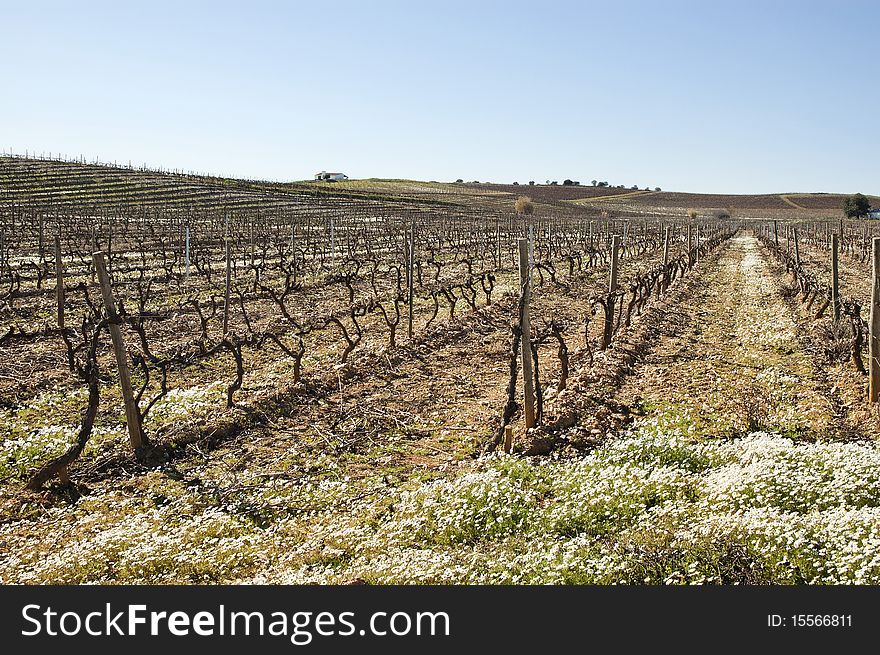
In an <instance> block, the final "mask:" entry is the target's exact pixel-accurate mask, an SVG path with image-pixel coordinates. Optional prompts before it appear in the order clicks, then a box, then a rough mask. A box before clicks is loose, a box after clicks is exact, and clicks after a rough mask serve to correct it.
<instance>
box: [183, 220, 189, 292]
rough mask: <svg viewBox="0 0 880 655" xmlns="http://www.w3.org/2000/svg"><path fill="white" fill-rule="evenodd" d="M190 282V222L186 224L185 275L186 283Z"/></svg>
mask: <svg viewBox="0 0 880 655" xmlns="http://www.w3.org/2000/svg"><path fill="white" fill-rule="evenodd" d="M188 282H189V224H187V226H186V275H185V276H184V283H188Z"/></svg>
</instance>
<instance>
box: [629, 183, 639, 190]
mask: <svg viewBox="0 0 880 655" xmlns="http://www.w3.org/2000/svg"><path fill="white" fill-rule="evenodd" d="M630 189H632V190H633V191H638V190H639V185H638V184H633V185H632V186H631V187H630Z"/></svg>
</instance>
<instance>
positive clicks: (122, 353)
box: [92, 251, 144, 453]
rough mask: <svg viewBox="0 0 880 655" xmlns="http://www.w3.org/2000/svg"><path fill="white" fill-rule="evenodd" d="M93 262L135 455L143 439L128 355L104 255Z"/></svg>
mask: <svg viewBox="0 0 880 655" xmlns="http://www.w3.org/2000/svg"><path fill="white" fill-rule="evenodd" d="M92 259H93V260H94V262H95V271H96V272H97V275H98V283H99V284H100V285H101V296H102V297H103V299H104V310H105V311H106V312H107V319H108V321H109V323H110V326H109V327H110V339H111V340H112V341H113V352H114V353H115V354H116V365H117V367H118V368H119V386H120V387H121V388H122V399H123V401H124V402H125V422H126V424H127V426H128V436H129V439H130V440H131V445H132V448H134V450H135V453H137V452H138V451H139V450H140V449H141V448H143V446H144V437H143V432H142V430H141V417H140V414H138V409H137V402H136V401H135V398H134V391H133V390H132V388H131V376H130V374H129V371H128V353H127V352H126V350H125V342H124V341H123V340H122V329H121V328H120V327H119V322H120V321H119V314H118V313H117V312H116V301H115V300H114V299H113V289H112V287H111V286H110V276H108V275H107V265H106V263H105V261H104V253H103V252H102V251H98V252H95V253H93V254H92Z"/></svg>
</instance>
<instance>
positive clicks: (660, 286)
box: [657, 226, 672, 298]
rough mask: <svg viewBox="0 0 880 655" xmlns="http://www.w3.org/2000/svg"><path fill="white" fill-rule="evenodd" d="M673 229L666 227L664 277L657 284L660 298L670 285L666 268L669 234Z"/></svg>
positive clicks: (667, 263)
mask: <svg viewBox="0 0 880 655" xmlns="http://www.w3.org/2000/svg"><path fill="white" fill-rule="evenodd" d="M671 229H672V228H671V227H669V226H667V227H666V236H665V237H663V277H661V278H660V282H659V283H658V284H657V297H658V298H659V297H660V294H661V293H663V292H664V291H666V288H667V285H668V284H669V273H668V272H667V271H666V267H667V266H668V265H669V232H670V230H671Z"/></svg>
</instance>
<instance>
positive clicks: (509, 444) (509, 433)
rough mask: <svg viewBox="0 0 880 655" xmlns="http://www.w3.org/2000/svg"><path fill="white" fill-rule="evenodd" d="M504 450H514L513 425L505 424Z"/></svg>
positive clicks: (508, 451)
mask: <svg viewBox="0 0 880 655" xmlns="http://www.w3.org/2000/svg"><path fill="white" fill-rule="evenodd" d="M502 450H503V451H504V452H505V453H510V451H512V450H513V426H512V425H505V426H504V445H503V447H502Z"/></svg>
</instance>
